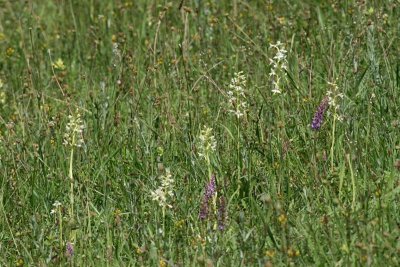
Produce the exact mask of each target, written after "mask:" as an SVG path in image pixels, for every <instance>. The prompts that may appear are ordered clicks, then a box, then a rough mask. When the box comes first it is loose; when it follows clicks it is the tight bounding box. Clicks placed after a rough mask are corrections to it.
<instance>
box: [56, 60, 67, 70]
mask: <svg viewBox="0 0 400 267" xmlns="http://www.w3.org/2000/svg"><path fill="white" fill-rule="evenodd" d="M53 68H55V69H57V70H65V65H64V61H63V60H62V59H61V58H58V59H57V60H56V62H55V63H53Z"/></svg>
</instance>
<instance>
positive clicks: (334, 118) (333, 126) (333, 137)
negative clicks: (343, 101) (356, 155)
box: [330, 114, 336, 172]
mask: <svg viewBox="0 0 400 267" xmlns="http://www.w3.org/2000/svg"><path fill="white" fill-rule="evenodd" d="M335 130H336V114H335V116H333V122H332V143H331V153H330V154H331V172H333V171H334V168H333V152H334V151H333V149H334V147H335Z"/></svg>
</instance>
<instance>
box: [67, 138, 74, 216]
mask: <svg viewBox="0 0 400 267" xmlns="http://www.w3.org/2000/svg"><path fill="white" fill-rule="evenodd" d="M72 141H73V142H75V136H73V137H72ZM73 163H74V147H72V148H71V153H70V156H69V172H68V176H69V183H70V190H69V200H70V201H69V202H70V212H69V215H70V218H71V219H73V218H74V175H73Z"/></svg>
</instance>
